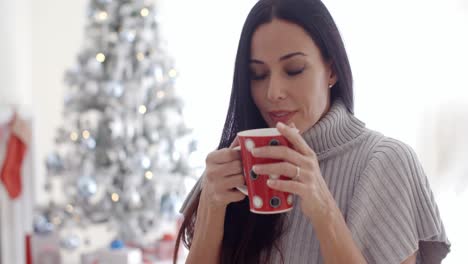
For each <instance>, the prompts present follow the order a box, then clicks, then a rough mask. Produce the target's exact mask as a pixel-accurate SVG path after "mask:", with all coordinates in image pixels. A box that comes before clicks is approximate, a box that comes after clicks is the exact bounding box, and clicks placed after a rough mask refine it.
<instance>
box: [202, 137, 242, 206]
mask: <svg viewBox="0 0 468 264" xmlns="http://www.w3.org/2000/svg"><path fill="white" fill-rule="evenodd" d="M238 145H239V142H238V139H237V137H236V139H235V140H234V141H233V143H232V144H231V146H230V147H229V148H223V149H219V150H215V151H213V152H211V153H209V154H208V156H207V157H206V169H205V175H204V178H203V182H202V196H203V198H204V200H205V201H206V202H207V203H208V204H209V205H210V207H215V208H219V209H225V208H226V207H227V205H228V204H230V203H232V202H238V201H241V200H243V199H244V198H245V195H244V194H243V193H241V192H240V191H239V190H237V189H236V187H240V186H243V185H245V181H244V176H243V174H242V162H241V156H240V151H238V150H235V149H233V148H234V147H235V146H238Z"/></svg>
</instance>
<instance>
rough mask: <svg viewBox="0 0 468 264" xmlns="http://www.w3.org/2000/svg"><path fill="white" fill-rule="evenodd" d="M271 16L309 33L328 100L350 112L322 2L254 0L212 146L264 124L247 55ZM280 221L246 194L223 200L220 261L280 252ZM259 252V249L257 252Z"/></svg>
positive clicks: (191, 213)
mask: <svg viewBox="0 0 468 264" xmlns="http://www.w3.org/2000/svg"><path fill="white" fill-rule="evenodd" d="M274 18H277V19H281V20H285V21H289V22H292V23H295V24H297V25H299V26H301V27H302V28H303V29H304V30H305V31H306V32H307V33H308V34H309V35H310V37H311V38H312V39H313V41H314V43H315V44H316V45H317V46H318V47H319V49H320V51H321V53H322V56H323V58H324V60H325V61H327V62H331V63H332V64H331V65H332V69H333V71H334V73H335V74H336V75H337V83H336V84H335V85H334V86H333V88H332V89H331V101H332V102H333V101H334V100H335V99H336V98H338V97H340V98H341V99H342V100H343V102H344V104H345V105H346V107H347V109H348V111H349V112H351V113H353V81H352V74H351V67H350V65H349V61H348V57H347V54H346V50H345V48H344V44H343V41H342V39H341V36H340V33H339V31H338V28H337V27H336V25H335V22H334V21H333V18H332V17H331V15H330V13H329V12H328V10H327V8H326V7H325V6H324V4H323V3H322V2H321V1H319V0H260V1H258V2H257V3H256V4H255V6H254V7H253V8H252V10H251V11H250V13H249V15H248V16H247V19H246V21H245V23H244V27H243V29H242V33H241V36H240V41H239V46H238V50H237V56H236V62H235V69H234V80H233V85H232V91H231V99H230V102H229V109H228V112H227V116H226V121H225V124H224V129H223V132H222V135H221V140H220V143H219V146H218V149H221V148H226V147H228V146H229V145H230V144H231V142H232V141H233V140H234V138H235V137H236V134H237V132H239V131H242V130H245V129H253V128H262V127H267V124H266V123H265V121H264V120H263V118H262V116H261V115H260V112H259V111H258V109H257V107H256V106H255V104H254V102H253V99H252V97H251V94H250V76H249V74H250V72H249V60H250V48H251V47H250V46H251V40H252V35H253V33H254V32H255V30H256V29H257V28H258V27H259V26H260V25H262V24H265V23H269V22H271V21H272V20H273V19H274ZM200 193H201V192H198V193H196V194H195V199H194V200H193V202H192V203H190V204H189V205H188V207H187V209H186V210H185V215H184V216H185V218H184V221H183V223H182V226H181V228H180V230H179V234H178V236H177V244H176V250H175V252H176V253H175V254H174V263H175V262H176V258H177V257H176V254H177V252H178V248H179V242H180V240H181V239H182V241H183V243H184V244H185V245H186V246H187V247H188V248H190V246H191V242H192V238H193V234H194V226H195V219H196V215H197V208H198V204H199V201H200ZM285 227H286V226H285V225H284V219H283V216H282V214H278V215H258V214H253V213H250V212H249V203H248V200H247V199H244V200H243V201H241V202H236V203H231V204H229V205H228V207H227V211H226V217H225V221H224V236H223V241H222V245H221V252H220V254H221V259H220V260H221V263H223V264H225V263H259V262H260V260H261V259H262V262H269V259H270V256H271V253H272V249H273V248H276V249H278V250H279V252H280V253H281V248H280V247H279V244H277V243H278V238H279V237H280V236H281V235H282V233H283V231H284V229H285ZM262 252H264V253H265V255H263V256H262ZM281 255H282V254H281ZM263 257H264V258H263ZM283 262H284V261H283Z"/></svg>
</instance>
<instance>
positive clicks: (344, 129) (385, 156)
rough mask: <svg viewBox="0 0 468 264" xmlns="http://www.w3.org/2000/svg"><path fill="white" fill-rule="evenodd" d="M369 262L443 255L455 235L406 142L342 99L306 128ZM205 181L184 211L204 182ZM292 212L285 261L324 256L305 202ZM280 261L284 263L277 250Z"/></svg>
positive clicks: (318, 260)
mask: <svg viewBox="0 0 468 264" xmlns="http://www.w3.org/2000/svg"><path fill="white" fill-rule="evenodd" d="M302 136H303V138H304V139H305V140H306V142H307V143H308V144H309V146H310V147H311V148H312V149H313V150H314V151H315V152H316V153H317V156H318V160H319V165H320V169H321V172H322V176H323V178H324V179H325V181H326V183H327V185H328V188H329V189H330V192H331V193H332V195H333V197H334V198H335V201H336V203H337V205H338V207H339V208H340V210H341V212H342V213H343V216H344V218H345V220H346V223H347V225H348V227H349V229H350V230H351V233H352V236H353V238H354V241H355V242H356V243H357V245H358V247H359V248H360V249H361V252H362V253H363V255H364V256H365V258H366V259H367V262H368V263H378V264H380V263H382V264H385V263H389V264H397V263H401V262H402V261H403V260H405V259H406V258H407V257H409V256H410V255H411V254H412V253H413V252H414V251H416V250H417V249H419V254H418V263H425V264H426V263H441V260H442V259H443V258H444V257H445V256H446V255H447V253H448V252H449V248H450V243H449V241H448V239H447V236H446V233H445V230H444V226H443V224H442V221H441V218H440V216H439V211H438V209H437V205H436V203H435V201H434V197H433V194H432V191H431V189H430V186H429V182H428V180H427V178H426V176H425V174H424V171H423V169H422V167H421V164H420V163H419V161H418V159H417V157H416V155H415V153H414V151H413V150H412V149H411V148H410V147H409V146H408V145H406V144H404V143H402V142H400V141H398V140H395V139H392V138H388V137H385V136H383V135H382V134H380V133H378V132H375V131H372V130H369V129H367V128H366V127H365V125H364V123H363V122H361V121H360V120H358V119H357V118H356V117H354V116H353V115H352V114H350V113H349V112H348V111H347V110H346V107H345V105H344V104H343V102H342V101H341V100H336V101H335V102H334V103H333V105H332V107H331V108H330V111H329V112H328V113H327V114H326V115H325V116H324V117H323V118H322V119H321V120H320V121H319V122H318V123H317V124H315V125H314V126H313V127H312V128H310V129H309V130H308V131H305V132H304V133H303V134H302ZM199 188H200V183H197V184H196V186H195V187H194V189H193V190H192V192H191V193H190V194H189V196H188V197H187V200H186V201H185V203H184V205H183V207H182V209H181V211H182V212H183V210H184V209H185V207H186V205H187V204H188V203H189V202H191V199H192V197H193V194H194V193H195V191H196V190H199ZM295 204H296V206H295V208H294V209H293V210H292V211H291V212H289V213H287V216H286V219H287V221H285V224H286V225H287V226H286V233H285V234H284V235H283V236H282V237H281V241H280V246H281V251H282V254H283V257H284V263H294V264H295V263H323V260H322V256H321V254H320V248H319V241H318V240H317V237H316V235H315V232H314V228H313V226H312V225H311V223H310V222H309V221H308V220H307V218H306V217H305V216H304V215H303V214H302V212H301V210H300V206H297V204H298V201H296V203H295ZM273 263H281V262H280V255H279V254H278V252H273Z"/></svg>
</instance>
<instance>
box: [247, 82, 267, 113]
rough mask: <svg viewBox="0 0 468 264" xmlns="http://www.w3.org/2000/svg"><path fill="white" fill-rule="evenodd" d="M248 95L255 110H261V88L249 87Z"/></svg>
mask: <svg viewBox="0 0 468 264" xmlns="http://www.w3.org/2000/svg"><path fill="white" fill-rule="evenodd" d="M250 95H251V96H252V100H253V102H254V104H255V105H256V106H257V108H260V109H261V107H262V105H263V101H264V99H263V92H262V90H261V87H259V85H255V86H254V85H251V89H250Z"/></svg>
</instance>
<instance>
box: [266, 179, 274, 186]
mask: <svg viewBox="0 0 468 264" xmlns="http://www.w3.org/2000/svg"><path fill="white" fill-rule="evenodd" d="M267 185H268V186H272V185H275V181H274V180H267Z"/></svg>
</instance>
